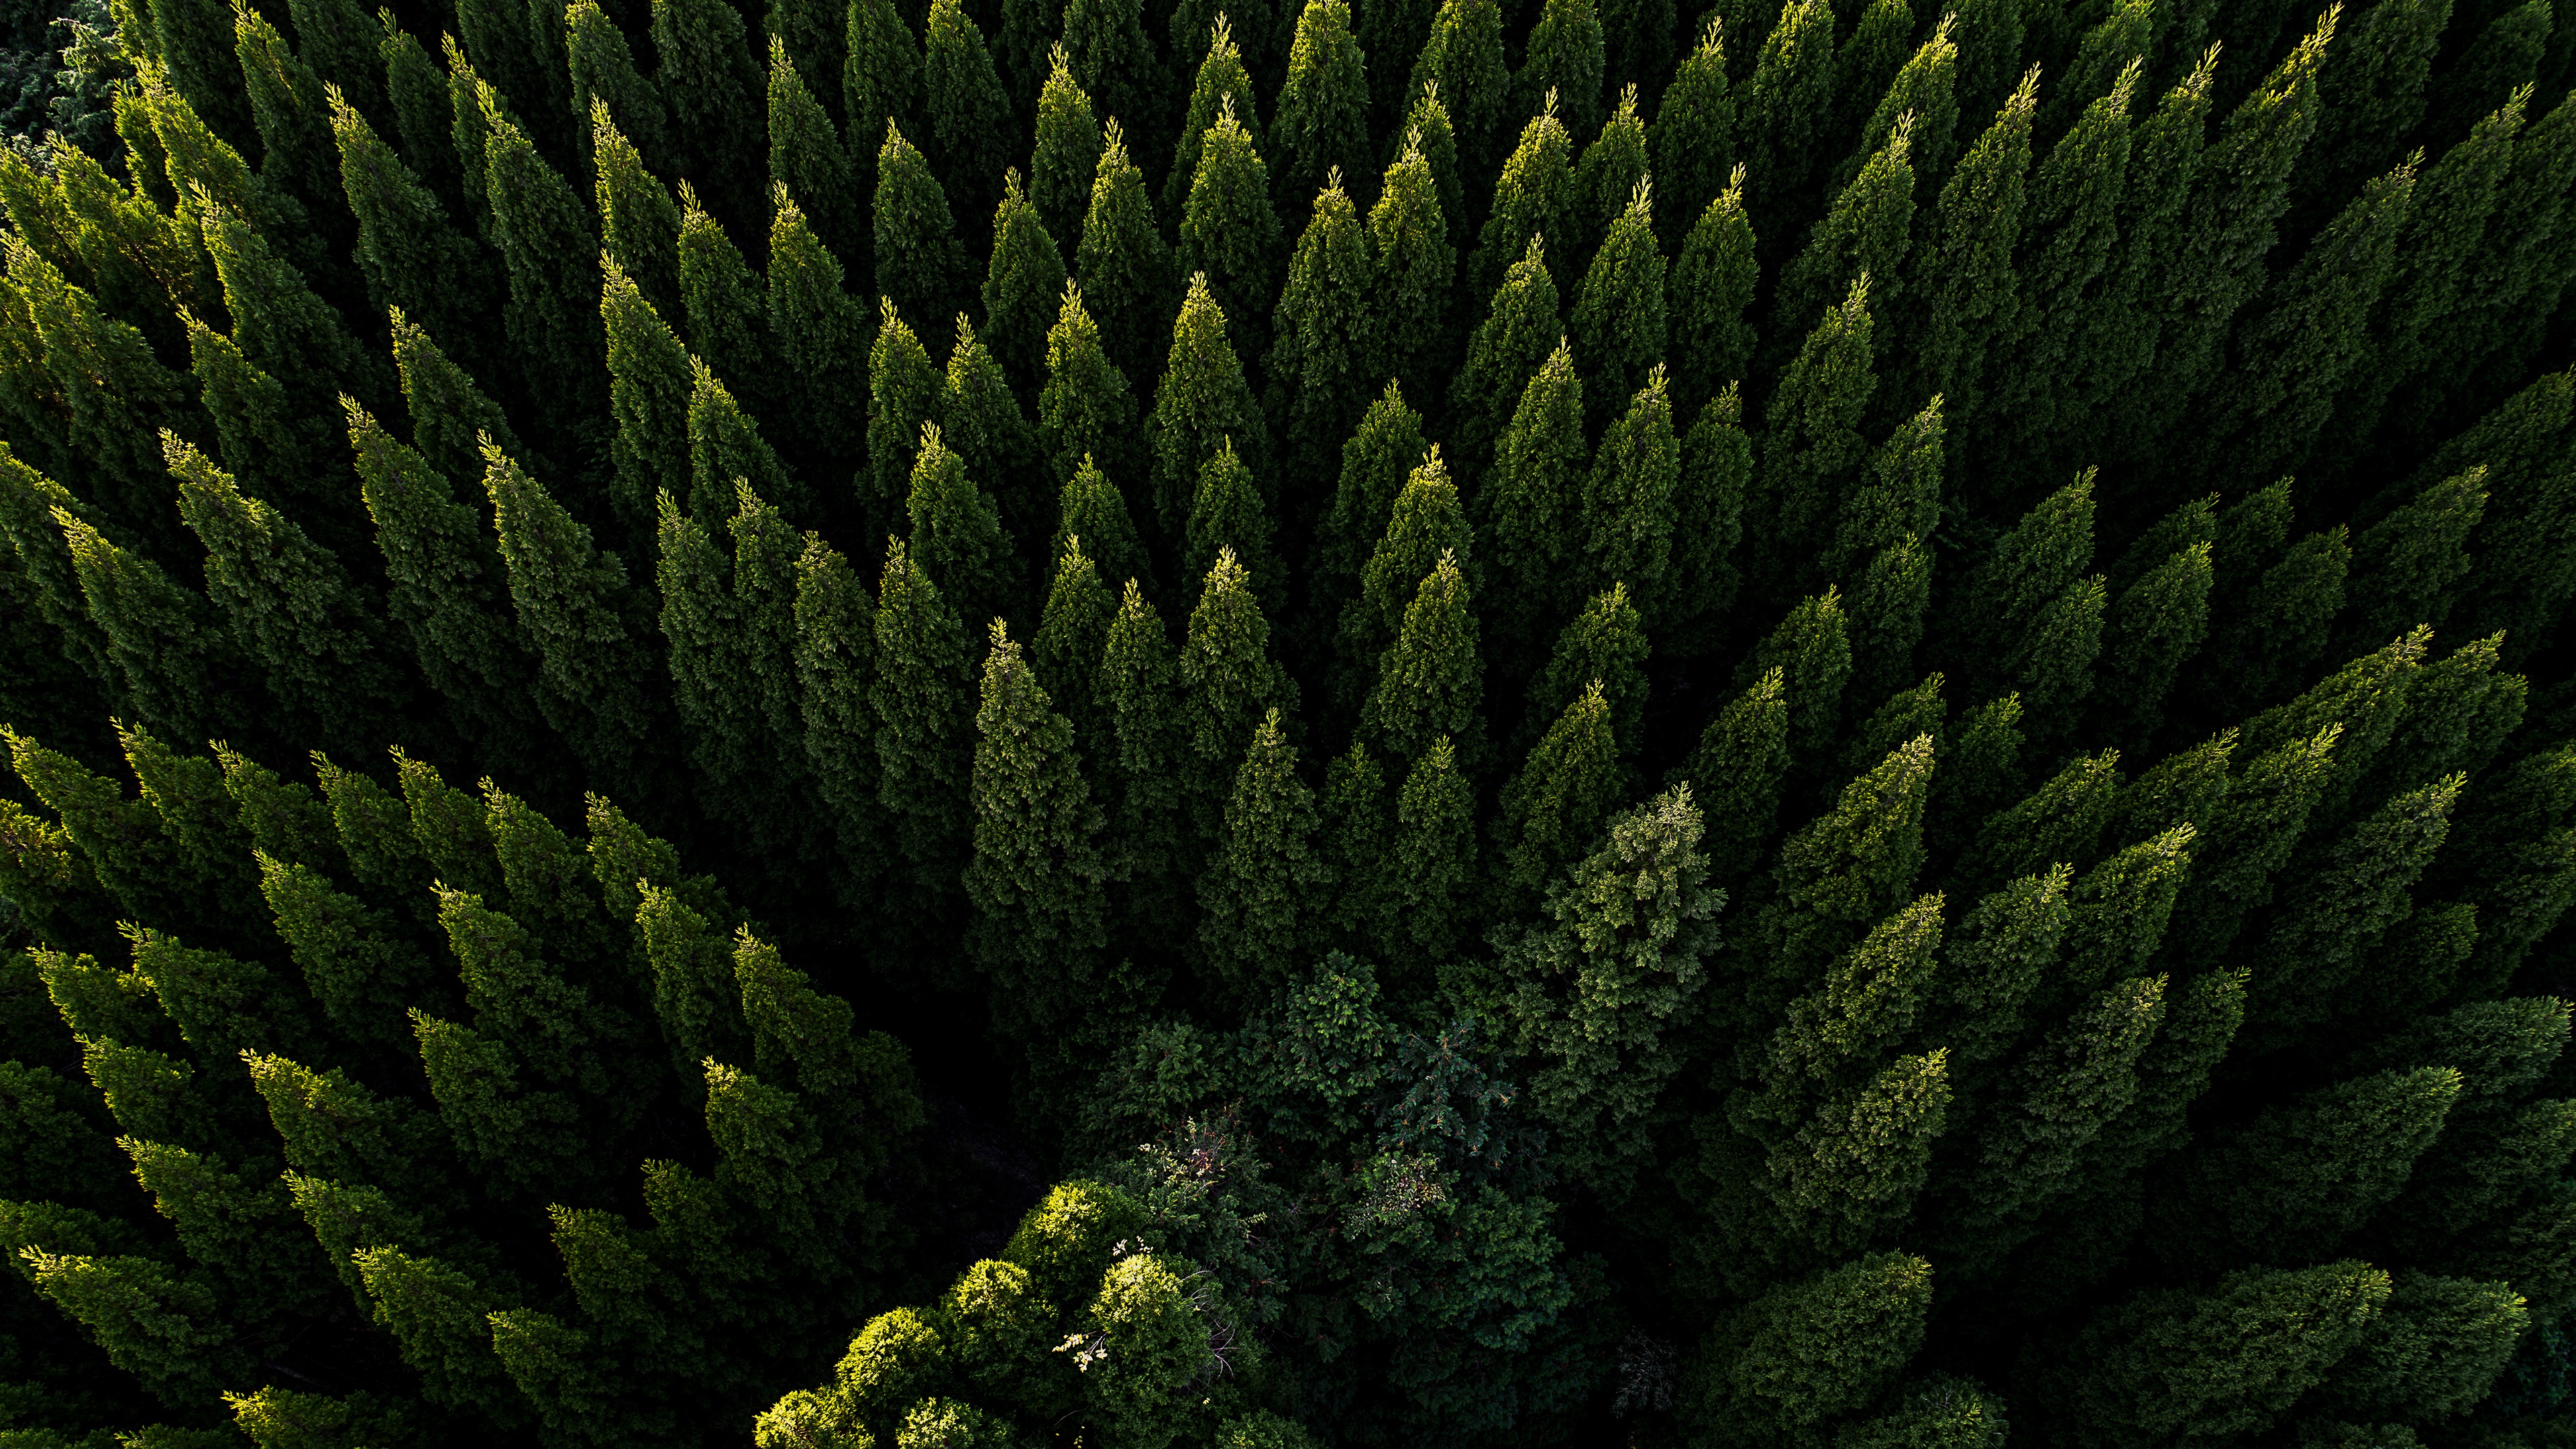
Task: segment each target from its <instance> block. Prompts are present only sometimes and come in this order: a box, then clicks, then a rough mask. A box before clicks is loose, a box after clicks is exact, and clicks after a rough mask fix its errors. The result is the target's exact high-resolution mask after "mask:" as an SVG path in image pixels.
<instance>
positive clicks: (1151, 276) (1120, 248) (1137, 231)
mask: <svg viewBox="0 0 2576 1449" xmlns="http://www.w3.org/2000/svg"><path fill="white" fill-rule="evenodd" d="M1107 136H1108V141H1107V144H1106V146H1105V147H1104V148H1103V149H1102V151H1101V152H1100V166H1099V171H1098V174H1097V176H1096V177H1095V178H1094V180H1093V182H1092V187H1091V206H1090V210H1089V212H1088V213H1087V214H1086V216H1085V217H1084V219H1083V223H1082V245H1081V246H1080V247H1079V248H1078V249H1077V255H1076V259H1075V264H1074V270H1075V273H1076V275H1077V276H1078V277H1079V278H1080V279H1081V282H1082V288H1083V292H1084V294H1085V295H1086V296H1087V297H1089V298H1090V299H1091V301H1092V304H1093V305H1095V306H1097V307H1098V308H1099V315H1101V316H1102V317H1105V318H1108V319H1109V326H1108V328H1107V329H1105V332H1104V336H1103V341H1104V343H1105V344H1106V345H1107V347H1108V349H1109V356H1110V360H1111V361H1112V362H1114V363H1116V364H1117V365H1118V368H1119V371H1120V372H1122V373H1125V374H1127V375H1129V376H1133V377H1142V376H1144V375H1145V374H1146V372H1148V371H1149V370H1150V369H1151V368H1152V365H1153V360H1154V357H1155V354H1156V353H1158V352H1160V351H1161V350H1162V347H1161V333H1162V330H1163V327H1162V317H1163V313H1164V309H1166V308H1167V307H1169V306H1170V305H1171V299H1170V293H1171V291H1172V284H1173V281H1174V280H1175V279H1174V278H1173V276H1172V255H1171V251H1170V249H1169V248H1167V247H1166V246H1164V244H1163V238H1162V235H1161V233H1160V232H1158V231H1157V230H1156V229H1155V226H1154V212H1153V206H1152V204H1151V203H1150V202H1148V201H1147V200H1146V197H1145V175H1144V173H1143V172H1142V171H1140V170H1138V169H1137V167H1136V164H1135V162H1133V161H1131V160H1130V159H1128V156H1127V146H1126V141H1125V139H1124V137H1123V136H1122V135H1121V133H1120V131H1119V127H1118V123H1117V121H1116V120H1115V119H1112V120H1111V121H1110V123H1109V127H1108V132H1107Z"/></svg>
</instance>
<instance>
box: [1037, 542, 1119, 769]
mask: <svg viewBox="0 0 2576 1449" xmlns="http://www.w3.org/2000/svg"><path fill="white" fill-rule="evenodd" d="M1117 614H1118V604H1117V601H1116V600H1115V599H1113V598H1112V597H1111V596H1110V593H1109V587H1108V585H1106V584H1104V583H1103V582H1101V578H1100V570H1099V568H1098V567H1096V566H1095V565H1094V564H1093V563H1092V561H1091V560H1090V558H1088V557H1087V556H1085V555H1084V553H1083V551H1082V537H1081V535H1079V534H1070V533H1069V534H1067V535H1066V537H1065V541H1064V551H1063V553H1062V554H1061V555H1059V557H1058V558H1057V561H1056V566H1055V578H1054V582H1053V583H1051V584H1050V585H1049V586H1048V588H1047V597H1046V607H1045V610H1044V611H1043V613H1042V614H1041V615H1040V616H1039V620H1038V632H1037V634H1036V635H1035V637H1033V638H1031V639H1030V641H1029V667H1030V668H1032V669H1034V670H1035V671H1037V680H1038V684H1039V685H1040V686H1041V687H1042V688H1044V689H1045V690H1046V694H1047V698H1048V699H1050V700H1055V701H1061V702H1062V704H1063V706H1064V710H1063V713H1064V716H1065V718H1066V719H1067V720H1069V721H1071V722H1072V725H1073V745H1074V748H1076V749H1078V750H1080V751H1081V753H1082V758H1083V759H1084V760H1086V761H1090V762H1094V769H1093V773H1095V774H1096V773H1098V770H1097V762H1099V761H1101V760H1104V759H1105V758H1106V757H1107V753H1106V752H1107V751H1109V750H1111V749H1113V748H1115V746H1116V736H1115V732H1114V731H1113V730H1112V728H1111V727H1110V724H1109V721H1108V719H1107V718H1106V716H1105V715H1104V714H1103V713H1102V711H1101V710H1100V708H1099V706H1098V701H1097V700H1096V697H1095V695H1094V693H1093V690H1094V686H1096V685H1097V684H1098V682H1099V679H1098V675H1099V671H1100V660H1101V656H1102V654H1103V653H1104V652H1105V651H1106V650H1107V649H1108V647H1109V623H1110V620H1112V619H1114V618H1116V617H1117Z"/></svg>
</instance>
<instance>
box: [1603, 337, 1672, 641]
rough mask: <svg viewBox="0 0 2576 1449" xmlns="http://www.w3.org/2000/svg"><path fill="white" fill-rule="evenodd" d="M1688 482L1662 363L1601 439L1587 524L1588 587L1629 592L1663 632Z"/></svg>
mask: <svg viewBox="0 0 2576 1449" xmlns="http://www.w3.org/2000/svg"><path fill="white" fill-rule="evenodd" d="M1680 483H1681V440H1680V439H1679V438H1677V437H1675V436H1674V435H1673V406H1672V400H1671V399H1670V398H1668V397H1666V396H1665V394H1664V369H1663V364H1661V363H1657V364H1655V366H1654V368H1653V370H1652V371H1650V372H1648V373H1647V374H1646V377H1645V386H1643V387H1641V388H1639V389H1638V390H1637V394H1636V396H1635V397H1634V398H1632V399H1630V401H1629V404H1628V411H1627V412H1626V413H1625V414H1623V415H1622V416H1621V417H1620V418H1619V420H1618V421H1617V422H1614V423H1612V424H1611V425H1610V428H1609V430H1608V431H1607V432H1605V433H1603V434H1602V436H1601V448H1600V451H1599V452H1597V453H1595V454H1594V455H1593V458H1592V473H1591V476H1590V477H1588V478H1587V479H1585V481H1584V485H1583V506H1582V517H1583V528H1584V539H1583V553H1584V571H1585V573H1586V575H1587V587H1591V588H1595V589H1599V588H1604V587H1623V588H1624V589H1625V590H1626V592H1628V593H1629V594H1631V595H1633V596H1634V597H1635V598H1636V599H1637V601H1638V604H1637V607H1638V609H1639V610H1640V611H1641V612H1642V613H1643V614H1644V615H1645V616H1647V617H1651V618H1653V619H1654V620H1655V622H1656V624H1657V625H1658V626H1660V625H1661V624H1662V623H1663V622H1664V620H1665V618H1666V616H1667V614H1668V612H1669V611H1668V609H1667V600H1668V599H1669V598H1670V596H1671V586H1672V584H1673V583H1674V582H1675V580H1674V577H1673V571H1672V550H1673V541H1674V540H1673V535H1674V532H1675V524H1676V521H1677V520H1676V518H1675V515H1674V504H1675V502H1676V498H1675V494H1676V493H1677V491H1678V489H1679V487H1680ZM1654 632H1658V633H1660V632H1661V629H1660V628H1658V629H1657V630H1656V631H1654Z"/></svg>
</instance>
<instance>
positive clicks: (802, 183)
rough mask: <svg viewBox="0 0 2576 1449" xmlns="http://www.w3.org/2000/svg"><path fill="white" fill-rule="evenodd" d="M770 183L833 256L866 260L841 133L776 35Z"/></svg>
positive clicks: (856, 193) (860, 200) (858, 198)
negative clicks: (803, 212) (797, 207)
mask: <svg viewBox="0 0 2576 1449" xmlns="http://www.w3.org/2000/svg"><path fill="white" fill-rule="evenodd" d="M769 182H770V185H771V187H772V188H773V189H774V188H777V187H782V186H783V187H785V188H786V189H787V192H788V194H789V195H791V196H794V197H795V198H796V199H797V201H798V202H799V203H800V204H801V205H802V206H804V207H805V208H806V209H807V210H808V211H810V212H811V213H812V214H813V216H814V228H815V230H816V231H817V232H818V233H820V234H821V236H822V237H823V240H824V245H826V246H827V247H829V248H830V249H831V251H832V252H833V254H834V255H836V256H845V257H849V258H852V259H853V260H857V259H860V258H863V257H865V256H866V252H865V250H864V247H863V239H866V235H867V228H866V227H865V226H863V225H862V224H861V222H860V220H859V218H860V214H861V212H862V211H863V210H864V208H865V199H864V195H865V194H864V193H863V192H861V191H860V189H859V184H858V177H857V176H856V174H855V173H854V172H853V169H852V167H851V164H850V157H849V153H848V152H847V151H845V150H843V149H842V146H841V133H840V128H839V127H837V126H834V125H833V124H832V118H831V117H830V116H829V115H827V114H825V113H824V110H823V103H822V102H821V101H820V100H818V99H817V98H816V97H815V95H814V92H813V91H812V90H810V89H808V88H807V85H806V80H805V76H804V72H802V71H801V70H799V69H798V68H797V65H796V63H795V62H793V61H791V60H790V59H789V58H788V53H787V42H786V41H785V40H783V39H781V38H779V37H778V36H776V35H772V36H771V37H769ZM773 245H774V243H773ZM774 255H775V254H774V253H773V264H774ZM772 290H773V291H774V290H776V284H775V282H774V281H773V283H772ZM790 368H791V370H793V364H790Z"/></svg>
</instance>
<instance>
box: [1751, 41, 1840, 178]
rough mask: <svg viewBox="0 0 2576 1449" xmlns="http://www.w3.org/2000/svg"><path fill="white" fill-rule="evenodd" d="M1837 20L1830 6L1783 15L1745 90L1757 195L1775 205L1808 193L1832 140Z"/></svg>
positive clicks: (1754, 66) (1765, 43)
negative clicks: (1777, 199) (1777, 200)
mask: <svg viewBox="0 0 2576 1449" xmlns="http://www.w3.org/2000/svg"><path fill="white" fill-rule="evenodd" d="M1834 71H1835V67H1834V17H1833V11H1832V9H1831V8H1830V6H1828V5H1827V4H1826V3H1824V0H1800V3H1798V4H1796V5H1790V6H1784V7H1782V8H1781V11H1780V16H1779V18H1778V19H1777V20H1775V21H1773V22H1772V25H1771V31H1770V33H1769V34H1768V35H1766V36H1764V37H1763V39H1762V48H1761V50H1760V51H1759V52H1758V53H1757V54H1756V55H1755V57H1754V60H1753V74H1752V76H1751V77H1750V78H1749V79H1748V80H1747V81H1746V82H1745V86H1744V116H1745V120H1746V125H1745V128H1744V139H1743V142H1742V145H1743V151H1742V154H1743V156H1744V158H1745V160H1746V162H1747V163H1748V164H1749V165H1750V166H1751V167H1752V173H1753V174H1752V177H1751V181H1752V186H1753V193H1754V196H1755V198H1756V199H1757V200H1759V201H1764V202H1767V201H1769V200H1770V199H1771V198H1773V197H1788V196H1794V195H1796V194H1798V193H1799V192H1800V191H1802V190H1803V189H1805V187H1806V184H1807V181H1808V179H1809V178H1810V177H1812V176H1813V175H1814V174H1815V171H1816V167H1817V163H1818V162H1819V161H1820V160H1822V159H1823V157H1822V155H1821V154H1820V153H1822V152H1824V150H1825V148H1826V147H1827V146H1829V145H1831V144H1833V138H1832V137H1831V136H1829V135H1828V134H1827V132H1828V128H1829V124H1830V122H1831V120H1832V109H1833V104H1834V78H1835V77H1834Z"/></svg>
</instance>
